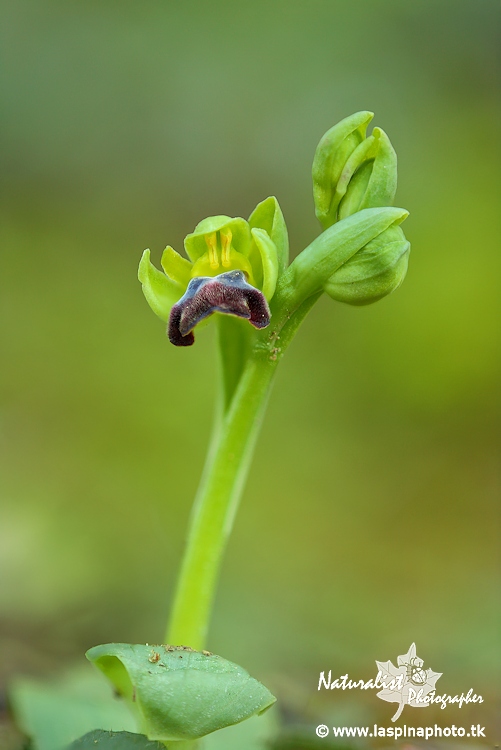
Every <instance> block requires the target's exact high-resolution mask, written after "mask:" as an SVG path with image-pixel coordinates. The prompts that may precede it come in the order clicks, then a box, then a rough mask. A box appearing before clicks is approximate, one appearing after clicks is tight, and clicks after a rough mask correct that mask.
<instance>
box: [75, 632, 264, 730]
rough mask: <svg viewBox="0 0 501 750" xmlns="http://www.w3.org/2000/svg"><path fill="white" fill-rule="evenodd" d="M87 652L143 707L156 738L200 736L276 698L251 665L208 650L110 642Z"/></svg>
mask: <svg viewBox="0 0 501 750" xmlns="http://www.w3.org/2000/svg"><path fill="white" fill-rule="evenodd" d="M86 656H87V658H88V659H89V661H91V662H93V664H95V665H96V667H98V669H100V670H101V671H102V672H104V674H105V675H106V677H108V679H109V680H110V681H111V682H112V683H113V685H114V686H115V688H116V690H117V691H118V693H119V694H120V695H121V696H123V697H124V698H125V699H126V700H127V701H128V702H129V703H130V704H132V706H134V707H135V708H136V709H137V711H138V713H139V716H140V718H141V722H142V724H143V731H144V732H145V734H146V735H147V737H148V738H149V739H150V740H160V741H162V742H175V741H178V740H195V739H198V738H200V737H203V736H205V735H206V734H209V733H210V732H215V731H216V730H217V729H223V728H224V727H227V726H230V725H232V724H238V723H239V722H241V721H243V720H244V719H248V718H250V717H251V716H254V715H256V714H261V713H263V712H264V711H266V709H268V708H270V706H272V705H273V703H275V700H276V698H275V697H274V696H273V695H272V694H271V693H270V691H269V690H268V689H267V688H266V687H265V686H264V685H262V684H261V683H260V682H258V681H257V680H255V679H254V678H253V677H251V676H250V675H249V673H248V672H246V670H245V669H243V668H242V667H239V666H238V665H237V664H233V663H232V662H230V661H227V660H226V659H223V658H222V657H221V656H216V655H215V654H211V653H209V652H208V651H193V650H192V649H191V648H187V647H186V646H145V645H142V644H138V645H131V644H128V643H108V644H105V645H103V646H95V647H94V648H91V649H90V650H89V651H87V654H86Z"/></svg>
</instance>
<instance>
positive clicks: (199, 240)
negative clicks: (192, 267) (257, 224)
mask: <svg viewBox="0 0 501 750" xmlns="http://www.w3.org/2000/svg"><path fill="white" fill-rule="evenodd" d="M221 229H229V230H230V231H231V234H232V245H233V247H234V248H235V250H236V251H237V252H239V253H241V254H242V255H245V256H247V255H248V254H249V246H250V239H251V238H250V229H249V225H248V223H247V222H246V221H245V219H242V218H240V217H239V216H237V217H236V218H234V219H232V218H231V217H230V216H209V217H208V218H207V219H203V220H202V221H200V222H199V223H198V224H197V226H196V227H195V231H194V232H192V233H191V234H188V235H187V237H185V240H184V247H185V249H186V253H187V255H188V258H190V260H191V261H193V263H195V262H196V261H197V260H198V259H199V258H200V257H201V256H202V255H204V254H205V253H206V252H207V243H206V241H205V237H206V236H207V235H208V234H213V233H214V232H220V231H221Z"/></svg>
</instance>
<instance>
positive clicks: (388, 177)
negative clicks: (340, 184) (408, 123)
mask: <svg viewBox="0 0 501 750" xmlns="http://www.w3.org/2000/svg"><path fill="white" fill-rule="evenodd" d="M371 138H375V141H376V155H375V157H374V160H373V161H372V162H371V170H370V177H369V181H368V184H367V186H366V189H365V191H364V195H363V197H361V199H360V201H359V203H358V206H357V207H356V208H354V209H352V211H351V213H354V211H360V210H361V209H364V208H377V207H379V206H391V205H393V201H394V199H395V193H396V192H397V154H396V152H395V149H394V148H393V146H392V145H391V142H390V139H389V138H388V136H387V135H386V133H385V132H384V130H381V128H374V130H373V131H372V136H371ZM367 140H368V139H367ZM356 176H357V175H355V177H356ZM350 187H351V186H350ZM347 215H348V213H346V212H345V211H344V210H343V206H342V205H341V206H340V209H339V218H340V219H343V218H344V217H345V216H347Z"/></svg>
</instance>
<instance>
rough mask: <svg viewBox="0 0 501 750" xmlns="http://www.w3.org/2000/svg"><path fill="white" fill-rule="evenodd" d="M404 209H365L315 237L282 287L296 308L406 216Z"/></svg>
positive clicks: (289, 271) (288, 272)
mask: <svg viewBox="0 0 501 750" xmlns="http://www.w3.org/2000/svg"><path fill="white" fill-rule="evenodd" d="M408 215H409V214H408V211H406V210H405V209H403V208H389V207H387V208H366V209H364V210H363V211H358V212H357V213H355V214H353V215H352V216H348V218H346V219H343V220H342V221H340V222H338V223H337V224H334V225H333V226H332V227H329V229H326V230H325V232H322V234H321V235H320V236H319V237H317V238H316V239H315V240H313V242H312V243H311V245H309V246H308V247H307V248H306V249H305V250H303V252H302V253H300V254H299V255H298V256H297V258H296V259H295V260H294V262H293V263H291V265H290V266H289V268H288V270H287V272H286V273H285V274H284V277H283V288H284V289H285V290H286V291H288V294H289V295H290V297H291V298H292V299H291V300H290V303H289V304H292V305H293V306H294V307H297V306H298V305H299V304H301V303H302V302H303V301H304V300H305V299H307V298H308V297H310V296H311V295H312V294H315V293H317V292H319V291H320V290H322V289H323V288H324V287H325V284H327V282H328V281H329V279H330V278H331V276H333V274H334V273H335V272H336V271H337V269H338V268H340V267H341V266H342V265H343V264H344V263H346V262H347V261H348V260H350V258H351V257H352V256H354V255H355V253H357V252H358V251H359V250H361V249H362V248H363V247H364V246H365V245H367V243H368V242H370V241H371V240H373V239H375V238H376V237H378V236H379V235H380V234H381V233H382V232H384V231H386V230H387V229H388V227H390V226H397V225H398V224H400V223H401V222H402V221H404V220H405V219H406V218H407V216H408Z"/></svg>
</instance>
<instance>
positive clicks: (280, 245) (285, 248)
mask: <svg viewBox="0 0 501 750" xmlns="http://www.w3.org/2000/svg"><path fill="white" fill-rule="evenodd" d="M249 225H250V227H251V230H252V229H264V230H265V231H266V232H267V233H268V235H269V236H270V237H271V239H272V240H273V242H274V243H275V246H276V248H277V257H278V272H279V274H280V273H283V271H285V269H286V268H287V265H288V263H289V236H288V233H287V226H286V224H285V219H284V215H283V213H282V209H281V208H280V205H279V203H278V201H277V199H276V198H275V196H273V195H271V196H270V197H269V198H266V200H264V201H261V203H258V204H257V206H256V208H255V209H254V211H253V212H252V213H251V215H250V216H249Z"/></svg>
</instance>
